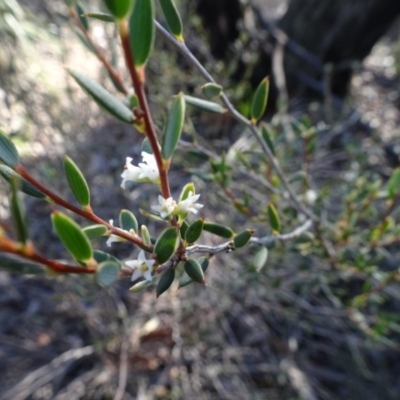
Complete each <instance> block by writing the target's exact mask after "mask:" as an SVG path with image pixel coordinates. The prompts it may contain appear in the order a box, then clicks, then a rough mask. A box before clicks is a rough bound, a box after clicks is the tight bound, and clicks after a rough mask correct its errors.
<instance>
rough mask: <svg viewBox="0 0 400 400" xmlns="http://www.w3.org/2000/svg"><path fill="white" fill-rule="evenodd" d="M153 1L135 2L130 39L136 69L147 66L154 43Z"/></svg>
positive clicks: (136, 0)
mask: <svg viewBox="0 0 400 400" xmlns="http://www.w3.org/2000/svg"><path fill="white" fill-rule="evenodd" d="M154 30H155V25H154V6H153V0H135V4H134V7H133V12H132V15H131V17H130V19H129V39H130V43H131V46H132V53H133V59H134V62H135V67H141V66H143V65H144V64H146V62H147V59H148V58H149V56H150V53H151V50H152V48H153V42H154Z"/></svg>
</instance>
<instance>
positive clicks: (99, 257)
mask: <svg viewBox="0 0 400 400" xmlns="http://www.w3.org/2000/svg"><path fill="white" fill-rule="evenodd" d="M93 258H94V259H95V260H96V261H97V262H98V263H99V264H100V263H102V262H104V261H114V262H116V263H117V264H119V266H120V267H121V266H122V264H121V261H119V260H118V258H116V257H114V256H112V255H111V254H108V253H105V252H104V251H100V250H94V251H93Z"/></svg>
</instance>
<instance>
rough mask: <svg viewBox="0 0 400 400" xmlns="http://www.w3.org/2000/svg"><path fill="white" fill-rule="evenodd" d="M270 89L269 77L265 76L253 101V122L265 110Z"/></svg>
mask: <svg viewBox="0 0 400 400" xmlns="http://www.w3.org/2000/svg"><path fill="white" fill-rule="evenodd" d="M268 91H269V78H268V77H266V78H264V79H263V80H262V81H261V83H260V84H259V85H258V87H257V89H256V92H255V93H254V97H253V101H252V103H251V122H252V123H253V124H255V123H256V122H257V121H258V120H259V119H260V118H261V117H262V116H263V115H264V112H265V109H266V107H267V99H268Z"/></svg>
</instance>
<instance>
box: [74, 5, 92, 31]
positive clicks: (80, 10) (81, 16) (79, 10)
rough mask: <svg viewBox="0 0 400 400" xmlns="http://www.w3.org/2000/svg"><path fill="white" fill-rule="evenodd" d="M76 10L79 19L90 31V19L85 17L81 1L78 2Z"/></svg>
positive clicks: (86, 29)
mask: <svg viewBox="0 0 400 400" xmlns="http://www.w3.org/2000/svg"><path fill="white" fill-rule="evenodd" d="M75 11H76V13H77V15H78V17H79V21H81V24H82V26H83V27H84V28H85V31H88V30H89V21H88V20H87V19H86V18H85V17H84V14H85V10H84V9H83V7H82V6H81V5H80V4H79V3H77V4H76V6H75Z"/></svg>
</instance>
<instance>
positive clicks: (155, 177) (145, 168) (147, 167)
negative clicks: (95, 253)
mask: <svg viewBox="0 0 400 400" xmlns="http://www.w3.org/2000/svg"><path fill="white" fill-rule="evenodd" d="M142 158H143V162H141V163H139V166H136V165H132V158H131V157H126V164H125V171H124V172H123V173H122V174H121V178H122V183H121V186H122V188H123V189H125V183H126V181H134V182H151V183H157V184H158V183H160V174H159V172H158V166H157V162H156V159H155V157H154V155H153V154H149V153H146V152H145V151H142Z"/></svg>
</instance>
